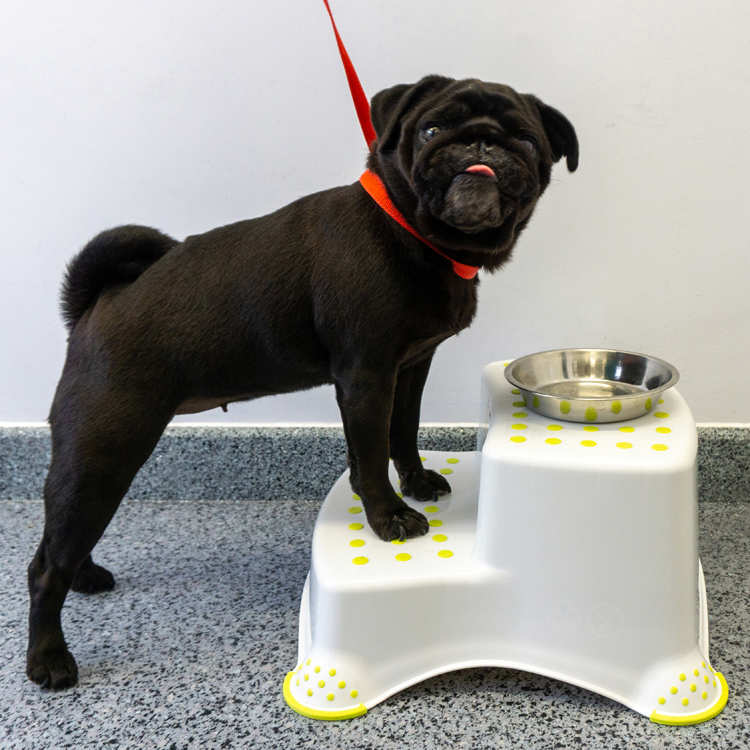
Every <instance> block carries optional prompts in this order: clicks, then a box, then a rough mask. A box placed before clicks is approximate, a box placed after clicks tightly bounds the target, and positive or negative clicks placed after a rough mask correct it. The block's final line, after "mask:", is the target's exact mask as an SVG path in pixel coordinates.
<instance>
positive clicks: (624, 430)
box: [620, 427, 635, 432]
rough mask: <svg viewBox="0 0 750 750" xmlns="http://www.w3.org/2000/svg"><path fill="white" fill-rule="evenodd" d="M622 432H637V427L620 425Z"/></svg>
mask: <svg viewBox="0 0 750 750" xmlns="http://www.w3.org/2000/svg"><path fill="white" fill-rule="evenodd" d="M620 432H635V427H620Z"/></svg>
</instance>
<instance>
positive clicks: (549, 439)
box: [544, 438, 562, 445]
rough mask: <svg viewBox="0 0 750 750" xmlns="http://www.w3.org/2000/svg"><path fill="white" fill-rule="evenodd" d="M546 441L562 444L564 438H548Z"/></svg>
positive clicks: (548, 443)
mask: <svg viewBox="0 0 750 750" xmlns="http://www.w3.org/2000/svg"><path fill="white" fill-rule="evenodd" d="M544 442H545V443H547V445H560V443H562V440H560V438H547V439H546V440H545V441H544Z"/></svg>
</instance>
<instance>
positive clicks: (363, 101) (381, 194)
mask: <svg viewBox="0 0 750 750" xmlns="http://www.w3.org/2000/svg"><path fill="white" fill-rule="evenodd" d="M323 4H324V5H325V6H326V10H327V11H328V16H329V17H330V19H331V25H332V26H333V33H334V35H335V36H336V44H338V47H339V54H340V55H341V62H342V63H343V64H344V71H345V72H346V80H347V81H348V83H349V91H351V95H352V100H353V101H354V109H355V110H356V111H357V117H358V118H359V125H360V127H361V128H362V133H363V135H364V136H365V141H366V142H367V147H368V148H371V147H372V144H373V143H374V142H375V140H376V138H377V136H376V134H375V128H373V126H372V120H371V119H370V104H369V102H368V101H367V96H365V92H364V90H363V88H362V84H361V83H360V82H359V76H357V71H356V70H355V69H354V65H353V64H352V61H351V59H350V58H349V55H348V54H347V51H346V47H344V42H343V41H342V40H341V36H340V35H339V30H338V29H337V28H336V22H335V21H334V20H333V13H331V8H330V6H329V5H328V0H323ZM359 181H360V183H361V185H362V187H363V188H364V189H365V190H366V191H367V193H368V194H369V195H370V197H371V198H372V199H373V200H374V201H375V203H377V204H378V206H380V208H382V209H383V211H385V212H386V213H387V214H388V216H390V217H391V218H392V219H393V220H394V221H396V222H398V223H399V224H400V225H401V226H402V227H403V228H404V229H406V231H407V232H410V233H411V234H413V235H414V236H415V237H416V238H417V239H418V240H421V241H422V242H424V244H425V245H427V247H429V248H431V249H432V250H434V251H435V252H436V253H437V254H438V255H442V256H443V258H446V259H447V260H449V261H450V262H451V265H452V266H453V271H454V272H455V274H456V275H457V276H460V277H461V278H462V279H473V278H474V277H475V276H476V275H477V271H479V268H478V267H477V266H469V265H466V264H465V263H459V262H458V261H457V260H453V258H451V257H449V256H448V255H446V254H445V253H444V252H443V251H442V250H439V249H438V248H437V247H435V245H433V244H432V243H431V242H430V241H428V240H426V239H425V238H424V237H422V235H421V234H419V232H417V230H416V229H414V227H413V226H411V224H409V222H408V221H407V220H406V219H405V218H404V215H403V214H402V213H401V212H400V211H399V210H398V208H396V206H395V205H394V203H393V201H392V200H391V199H390V196H389V195H388V191H387V190H386V187H385V184H384V183H383V181H382V180H381V179H380V177H378V176H377V175H376V174H375V172H373V171H372V170H370V169H368V170H366V171H365V172H364V174H363V175H362V176H361V177H360V178H359Z"/></svg>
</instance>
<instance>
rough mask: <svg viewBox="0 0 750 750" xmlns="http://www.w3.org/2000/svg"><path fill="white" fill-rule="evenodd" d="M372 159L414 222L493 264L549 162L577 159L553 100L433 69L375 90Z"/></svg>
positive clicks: (545, 180) (519, 224)
mask: <svg viewBox="0 0 750 750" xmlns="http://www.w3.org/2000/svg"><path fill="white" fill-rule="evenodd" d="M371 116H372V122H373V125H374V127H375V130H376V133H377V135H378V139H377V142H376V143H375V145H374V147H373V150H372V152H371V154H370V159H369V166H370V167H371V168H372V169H374V170H375V171H377V172H378V173H379V174H380V176H381V177H382V178H383V180H384V181H385V183H386V185H387V186H388V188H389V191H390V192H391V194H392V196H393V198H394V201H395V202H396V204H397V206H398V207H399V208H400V209H401V211H402V212H403V213H404V214H405V215H406V217H407V218H408V219H409V220H410V221H411V222H412V223H413V225H414V226H415V227H416V228H417V230H418V231H419V232H420V233H421V234H422V235H423V236H424V237H426V238H427V239H429V240H431V241H432V242H434V243H436V244H437V245H439V246H440V247H443V248H445V249H451V250H454V251H458V253H457V254H456V257H457V259H459V260H463V261H464V262H471V263H474V264H475V265H481V266H484V267H485V268H488V269H494V268H497V267H498V266H500V265H501V264H502V263H503V262H504V261H505V260H506V259H507V258H508V256H509V255H510V251H511V249H512V247H513V244H514V243H515V240H516V239H517V237H518V234H519V233H520V232H521V230H522V229H523V228H524V227H525V226H526V224H527V222H528V220H529V218H530V216H531V213H532V211H533V210H534V206H535V205H536V201H537V200H538V198H539V196H540V195H541V194H542V193H543V192H544V189H545V188H546V187H547V185H548V184H549V180H550V173H551V169H552V164H553V163H554V162H556V161H558V160H559V159H561V158H562V157H563V156H566V157H567V165H568V169H569V170H570V171H571V172H572V171H574V170H575V169H576V167H577V166H578V141H577V139H576V134H575V130H574V129H573V126H572V125H571V124H570V122H568V120H567V119H566V118H565V117H564V115H562V114H561V113H560V112H558V111H557V110H555V109H553V108H552V107H549V106H547V105H546V104H544V103H543V102H541V101H539V99H537V98H536V97H534V96H531V95H529V94H518V93H517V92H515V91H514V90H513V89H511V88H510V87H508V86H504V85H502V84H499V83H484V82H482V81H478V80H465V81H455V80H453V79H451V78H443V77H440V76H428V77H427V78H423V79H422V80H421V81H419V82H418V83H415V84H412V85H405V84H402V85H399V86H394V87H392V88H390V89H386V90H385V91H381V92H380V93H378V94H376V95H375V96H374V97H373V100H372V106H371Z"/></svg>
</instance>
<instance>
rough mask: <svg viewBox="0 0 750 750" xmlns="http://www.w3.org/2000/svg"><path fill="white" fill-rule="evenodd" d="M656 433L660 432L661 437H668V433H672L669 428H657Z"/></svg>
mask: <svg viewBox="0 0 750 750" xmlns="http://www.w3.org/2000/svg"><path fill="white" fill-rule="evenodd" d="M656 431H657V432H661V433H662V435H668V434H669V433H670V432H672V430H670V429H669V427H657V428H656Z"/></svg>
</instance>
